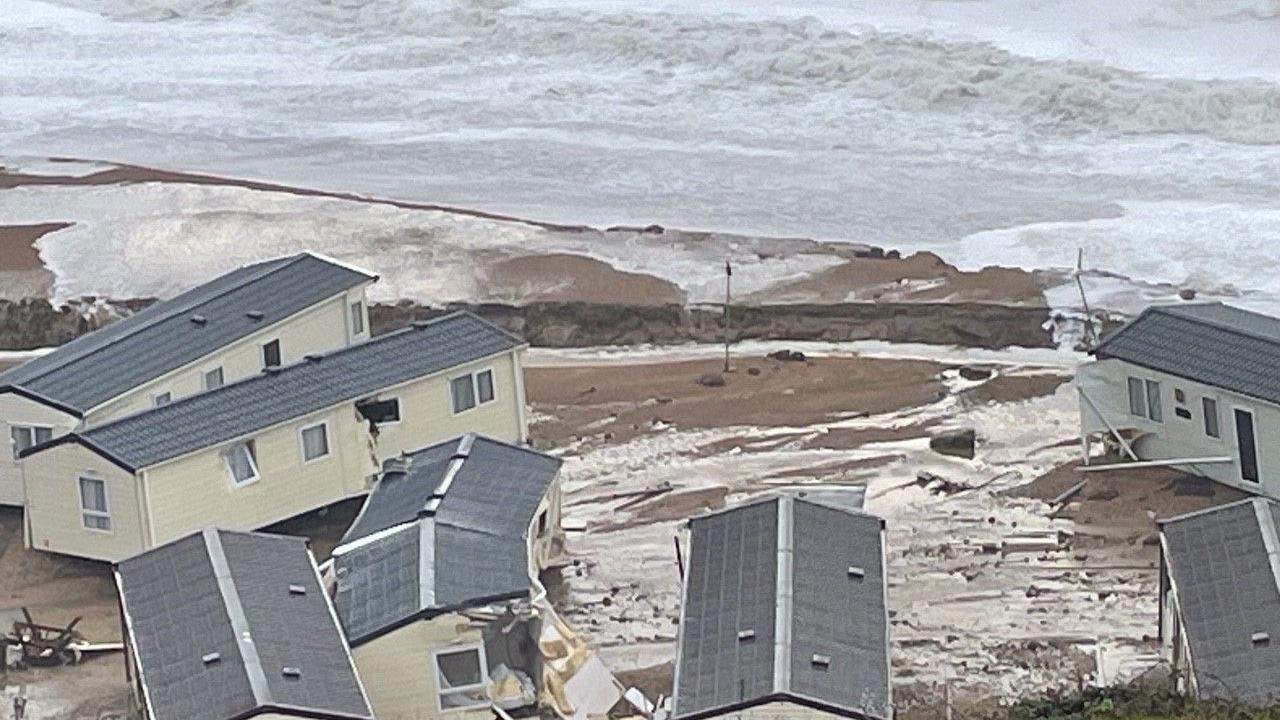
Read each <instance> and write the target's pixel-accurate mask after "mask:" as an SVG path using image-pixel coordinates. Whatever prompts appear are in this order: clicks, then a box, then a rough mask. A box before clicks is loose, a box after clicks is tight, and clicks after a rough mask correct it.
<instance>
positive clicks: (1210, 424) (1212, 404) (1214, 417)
mask: <svg viewBox="0 0 1280 720" xmlns="http://www.w3.org/2000/svg"><path fill="white" fill-rule="evenodd" d="M1200 404H1201V405H1202V406H1203V407H1204V434H1205V435H1208V436H1209V437H1211V438H1220V437H1222V431H1221V430H1220V429H1219V428H1218V401H1217V400H1214V399H1213V398H1210V397H1207V398H1202V399H1201V401H1200Z"/></svg>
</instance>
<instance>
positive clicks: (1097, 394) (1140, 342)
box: [1076, 303, 1280, 498]
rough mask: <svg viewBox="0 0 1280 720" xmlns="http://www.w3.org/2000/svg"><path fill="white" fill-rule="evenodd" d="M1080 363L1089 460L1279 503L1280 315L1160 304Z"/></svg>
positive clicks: (1083, 425)
mask: <svg viewBox="0 0 1280 720" xmlns="http://www.w3.org/2000/svg"><path fill="white" fill-rule="evenodd" d="M1094 355H1095V356H1096V358H1097V359H1096V361H1094V362H1091V363H1088V364H1085V365H1083V366H1081V367H1080V369H1079V370H1078V371H1077V374H1076V386H1077V389H1078V391H1079V394H1080V417H1081V432H1082V436H1083V438H1084V440H1085V453H1086V457H1087V456H1088V454H1089V451H1088V447H1089V445H1090V440H1091V439H1092V438H1093V437H1097V436H1102V437H1103V438H1104V439H1105V440H1106V441H1107V443H1108V444H1110V445H1113V446H1115V448H1116V449H1117V451H1118V452H1119V453H1121V455H1122V456H1123V459H1124V461H1125V464H1132V463H1144V464H1159V465H1169V466H1173V467H1176V468H1178V469H1181V470H1183V471H1185V472H1189V473H1192V474H1195V475H1201V476H1204V477H1207V478H1210V479H1213V480H1216V481H1218V482H1220V483H1223V484H1226V485H1230V486H1232V487H1236V488H1240V489H1242V490H1245V491H1247V492H1252V493H1258V494H1261V495H1266V496H1268V497H1272V498H1280V444H1278V443H1276V442H1274V439H1275V438H1276V437H1277V433H1280V319H1277V318H1273V317H1268V316H1266V315H1260V314H1258V313H1254V312H1249V311H1246V310H1240V309H1238V308H1234V307H1230V306H1228V305H1222V304H1219V303H1209V304H1190V305H1172V306H1156V307H1152V308H1149V309H1147V310H1146V311H1145V312H1143V313H1142V314H1141V315H1139V316H1138V317H1137V318H1136V319H1135V320H1133V321H1132V322H1130V323H1129V324H1128V325H1125V326H1124V327H1123V328H1121V329H1120V330H1118V331H1116V332H1115V333H1113V334H1112V335H1110V336H1109V337H1108V338H1106V340H1104V341H1103V342H1102V344H1101V345H1099V346H1098V348H1097V350H1096V351H1094Z"/></svg>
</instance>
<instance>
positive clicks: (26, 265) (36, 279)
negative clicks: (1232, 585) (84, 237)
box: [0, 223, 71, 300]
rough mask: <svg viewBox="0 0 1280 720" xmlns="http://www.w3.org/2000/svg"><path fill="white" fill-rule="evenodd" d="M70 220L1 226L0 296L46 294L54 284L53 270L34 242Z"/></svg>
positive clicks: (66, 225) (19, 296) (61, 227)
mask: <svg viewBox="0 0 1280 720" xmlns="http://www.w3.org/2000/svg"><path fill="white" fill-rule="evenodd" d="M68 227H71V223H42V224H40V225H0V298H4V299H7V300H20V299H22V298H27V297H45V296H47V295H48V294H49V290H50V289H51V288H52V287H53V273H51V272H49V271H48V270H47V269H46V268H45V266H44V263H43V262H41V261H40V252H39V251H38V250H37V249H36V241H37V240H39V239H40V238H41V237H43V236H45V235H48V234H49V233H51V232H55V231H58V230H62V229H63V228H68Z"/></svg>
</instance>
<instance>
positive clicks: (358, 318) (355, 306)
mask: <svg viewBox="0 0 1280 720" xmlns="http://www.w3.org/2000/svg"><path fill="white" fill-rule="evenodd" d="M363 332H364V302H362V301H359V300H357V301H356V302H353V303H351V334H352V335H359V334H361V333H363Z"/></svg>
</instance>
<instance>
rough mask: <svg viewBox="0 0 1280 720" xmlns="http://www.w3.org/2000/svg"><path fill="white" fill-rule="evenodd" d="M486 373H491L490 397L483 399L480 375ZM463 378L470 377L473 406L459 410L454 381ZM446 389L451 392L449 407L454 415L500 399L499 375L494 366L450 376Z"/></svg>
mask: <svg viewBox="0 0 1280 720" xmlns="http://www.w3.org/2000/svg"><path fill="white" fill-rule="evenodd" d="M485 373H488V374H489V390H490V397H489V399H488V400H483V401H482V400H481V399H480V376H481V375H483V374H485ZM463 378H470V381H471V407H469V408H466V409H463V410H459V409H458V408H457V405H456V404H455V403H454V397H453V383H454V382H456V381H458V380H461V379H463ZM445 390H446V392H448V394H449V408H450V409H451V410H453V414H454V415H461V414H463V413H466V412H471V411H472V410H475V409H476V408H478V407H480V406H481V405H488V404H489V403H491V402H495V401H496V400H497V399H498V376H497V373H495V372H494V370H493V367H492V366H489V367H483V368H480V369H478V370H468V371H467V372H464V373H460V374H458V375H454V376H453V377H451V378H449V383H448V385H447V386H446V388H445Z"/></svg>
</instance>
